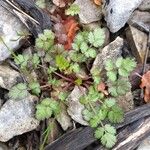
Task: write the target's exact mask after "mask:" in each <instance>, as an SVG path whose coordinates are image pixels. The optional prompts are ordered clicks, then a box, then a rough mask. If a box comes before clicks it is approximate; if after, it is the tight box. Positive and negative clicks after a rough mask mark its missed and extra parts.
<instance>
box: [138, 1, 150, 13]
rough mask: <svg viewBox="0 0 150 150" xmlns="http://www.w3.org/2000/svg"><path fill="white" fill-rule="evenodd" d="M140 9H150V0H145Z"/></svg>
mask: <svg viewBox="0 0 150 150" xmlns="http://www.w3.org/2000/svg"><path fill="white" fill-rule="evenodd" d="M138 9H139V10H142V11H147V10H150V0H143V2H142V3H141V5H140V6H139V8H138Z"/></svg>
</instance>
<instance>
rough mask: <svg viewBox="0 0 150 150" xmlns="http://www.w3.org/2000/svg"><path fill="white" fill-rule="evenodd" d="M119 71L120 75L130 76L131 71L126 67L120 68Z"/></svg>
mask: <svg viewBox="0 0 150 150" xmlns="http://www.w3.org/2000/svg"><path fill="white" fill-rule="evenodd" d="M118 73H119V75H120V76H123V77H128V76H129V72H128V71H127V70H125V69H124V68H119V69H118Z"/></svg>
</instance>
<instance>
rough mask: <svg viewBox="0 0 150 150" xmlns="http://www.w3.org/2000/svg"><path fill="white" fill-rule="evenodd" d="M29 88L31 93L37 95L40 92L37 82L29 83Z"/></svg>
mask: <svg viewBox="0 0 150 150" xmlns="http://www.w3.org/2000/svg"><path fill="white" fill-rule="evenodd" d="M29 88H30V89H31V91H32V93H33V94H36V95H39V94H40V93H41V87H40V84H39V83H38V82H31V83H29Z"/></svg>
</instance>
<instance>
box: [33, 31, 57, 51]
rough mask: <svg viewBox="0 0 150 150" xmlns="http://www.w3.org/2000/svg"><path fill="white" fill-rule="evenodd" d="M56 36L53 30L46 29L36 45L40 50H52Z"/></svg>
mask: <svg viewBox="0 0 150 150" xmlns="http://www.w3.org/2000/svg"><path fill="white" fill-rule="evenodd" d="M54 39H55V35H54V33H53V32H52V31H51V30H48V29H45V30H44V33H43V34H39V35H38V38H37V39H36V41H35V45H36V47H37V48H39V49H44V50H46V51H48V50H50V49H51V47H52V46H53V45H54Z"/></svg>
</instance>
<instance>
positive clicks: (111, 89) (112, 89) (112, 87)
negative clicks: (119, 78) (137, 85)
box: [108, 86, 118, 97]
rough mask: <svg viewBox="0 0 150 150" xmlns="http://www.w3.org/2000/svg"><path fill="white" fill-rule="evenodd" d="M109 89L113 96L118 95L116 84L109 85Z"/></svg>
mask: <svg viewBox="0 0 150 150" xmlns="http://www.w3.org/2000/svg"><path fill="white" fill-rule="evenodd" d="M108 91H109V93H110V94H111V95H112V96H114V97H117V96H118V92H117V88H116V87H115V86H111V87H109V88H108Z"/></svg>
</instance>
